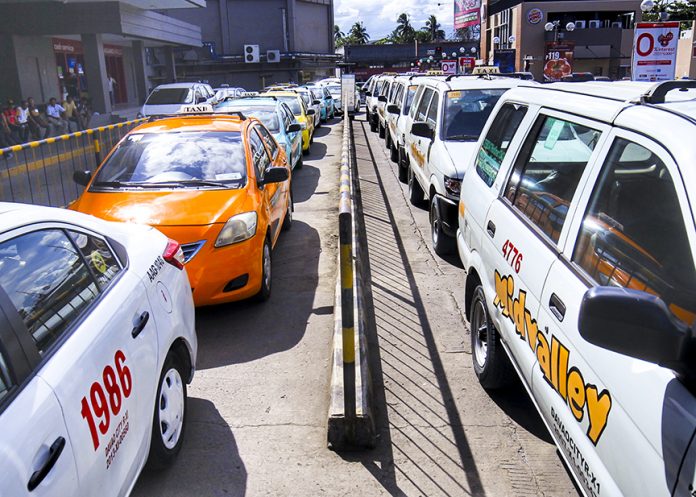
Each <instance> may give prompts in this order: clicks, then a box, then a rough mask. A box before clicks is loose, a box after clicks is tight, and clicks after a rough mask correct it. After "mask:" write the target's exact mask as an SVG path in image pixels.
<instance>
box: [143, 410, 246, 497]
mask: <svg viewBox="0 0 696 497" xmlns="http://www.w3.org/2000/svg"><path fill="white" fill-rule="evenodd" d="M186 415H187V417H188V421H187V426H186V432H185V433H184V437H185V438H184V445H183V447H182V449H181V452H180V453H179V456H178V457H177V459H176V461H174V464H173V465H172V467H170V468H168V469H166V470H164V471H161V472H160V471H150V470H145V471H143V473H142V474H141V475H140V478H139V479H138V482H137V483H136V486H135V488H134V489H133V493H132V494H131V495H132V497H147V496H149V495H153V494H158V495H160V494H166V495H169V496H172V497H179V496H181V497H190V496H191V495H192V494H191V491H190V489H191V488H192V482H195V488H196V491H195V495H196V496H197V497H218V496H226V497H243V496H244V495H245V494H246V485H247V470H246V468H245V466H244V462H243V461H242V459H241V458H240V457H239V451H238V449H237V443H236V441H235V439H234V434H233V433H232V431H231V430H230V427H229V425H228V424H227V422H226V421H225V420H224V419H223V418H222V416H221V415H220V413H219V412H218V410H217V409H216V407H215V405H214V404H213V403H212V402H210V401H209V400H204V399H198V398H193V397H189V399H188V410H187V412H186Z"/></svg>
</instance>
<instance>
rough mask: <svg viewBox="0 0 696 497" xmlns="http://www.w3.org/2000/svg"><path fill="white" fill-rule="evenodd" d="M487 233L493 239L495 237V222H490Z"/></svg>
mask: <svg viewBox="0 0 696 497" xmlns="http://www.w3.org/2000/svg"><path fill="white" fill-rule="evenodd" d="M486 231H487V232H488V234H489V235H490V236H491V238H493V237H494V236H495V224H494V223H493V221H488V225H487V226H486Z"/></svg>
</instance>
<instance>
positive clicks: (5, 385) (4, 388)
mask: <svg viewBox="0 0 696 497" xmlns="http://www.w3.org/2000/svg"><path fill="white" fill-rule="evenodd" d="M14 386H15V384H14V382H13V381H12V378H11V377H10V371H9V369H8V368H7V361H6V360H5V354H3V352H2V350H0V401H2V399H3V397H5V396H6V395H7V394H8V393H9V391H10V389H11V388H12V387H14Z"/></svg>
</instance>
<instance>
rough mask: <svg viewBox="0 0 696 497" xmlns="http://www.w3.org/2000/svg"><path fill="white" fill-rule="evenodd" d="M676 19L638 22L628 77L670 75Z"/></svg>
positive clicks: (674, 62)
mask: <svg viewBox="0 0 696 497" xmlns="http://www.w3.org/2000/svg"><path fill="white" fill-rule="evenodd" d="M678 42H679V22H678V21H673V22H639V23H637V24H636V29H635V33H634V37H633V56H632V58H631V79H632V80H633V81H665V80H669V79H674V73H675V70H676V65H677V43H678Z"/></svg>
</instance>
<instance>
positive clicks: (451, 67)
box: [440, 60, 457, 75]
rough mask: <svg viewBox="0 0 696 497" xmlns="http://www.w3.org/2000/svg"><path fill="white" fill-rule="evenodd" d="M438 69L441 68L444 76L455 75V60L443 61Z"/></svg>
mask: <svg viewBox="0 0 696 497" xmlns="http://www.w3.org/2000/svg"><path fill="white" fill-rule="evenodd" d="M440 67H441V68H442V73H443V74H445V75H448V74H457V61H456V60H443V61H442V63H441V66H440Z"/></svg>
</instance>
